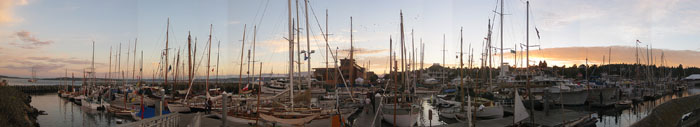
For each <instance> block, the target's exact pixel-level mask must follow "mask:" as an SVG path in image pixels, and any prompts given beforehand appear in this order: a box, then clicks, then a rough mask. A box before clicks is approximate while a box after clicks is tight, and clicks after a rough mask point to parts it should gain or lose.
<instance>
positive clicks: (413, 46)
mask: <svg viewBox="0 0 700 127" xmlns="http://www.w3.org/2000/svg"><path fill="white" fill-rule="evenodd" d="M414 39H415V36H414V34H413V29H411V58H410V59H409V60H410V61H411V63H410V64H409V66H410V68H409V69H408V70H409V71H410V72H411V73H410V74H411V75H413V76H416V74H415V70H416V69H415V68H416V43H415V41H413V40H414ZM413 76H411V83H413V84H415V81H416V80H415V79H416V78H415V77H413Z"/></svg>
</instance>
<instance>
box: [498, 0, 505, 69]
mask: <svg viewBox="0 0 700 127" xmlns="http://www.w3.org/2000/svg"><path fill="white" fill-rule="evenodd" d="M500 15H501V63H500V64H498V67H499V68H500V67H501V65H503V0H501V13H500ZM501 75H504V74H503V71H501Z"/></svg>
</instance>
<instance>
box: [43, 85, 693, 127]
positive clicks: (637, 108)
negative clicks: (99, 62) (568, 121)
mask: <svg viewBox="0 0 700 127" xmlns="http://www.w3.org/2000/svg"><path fill="white" fill-rule="evenodd" d="M695 94H700V89H699V88H695V89H689V90H687V91H683V92H681V93H677V94H671V95H666V96H664V97H662V98H660V99H657V100H654V101H645V102H642V103H639V104H637V105H634V106H633V107H632V108H629V109H624V110H616V109H613V108H610V109H593V110H592V112H595V113H597V114H599V116H601V119H600V120H599V121H598V123H596V125H597V126H602V127H619V126H623V127H624V126H630V125H631V124H633V123H634V122H636V121H638V120H640V119H642V118H644V117H645V116H647V115H648V114H649V113H650V111H651V110H652V109H653V108H654V107H656V106H657V105H659V104H661V103H663V102H666V101H668V100H671V99H675V98H679V97H685V96H689V95H695ZM429 99H430V98H424V99H423V102H422V103H421V105H422V106H423V110H422V112H421V114H420V115H419V116H418V119H419V120H418V123H417V124H418V125H419V126H428V125H433V126H435V125H444V124H450V123H455V122H457V121H455V120H452V119H445V118H440V117H439V116H438V114H437V113H438V112H437V109H436V108H435V107H433V106H432V105H431V104H430V103H428V101H427V100H429ZM31 105H32V106H34V107H35V108H37V109H39V110H43V111H46V113H48V115H40V116H39V117H38V122H39V124H40V125H41V126H48V127H54V126H60V127H65V126H78V127H80V126H87V127H93V126H100V127H102V126H116V125H117V124H116V120H117V119H122V118H117V117H115V116H113V115H110V114H108V113H106V112H102V111H96V110H92V109H87V108H85V107H82V106H79V105H75V104H74V103H73V102H70V101H68V100H67V99H62V98H60V97H58V95H57V94H56V93H51V94H42V95H32V103H31ZM567 108H573V109H574V110H576V108H581V107H567ZM429 110H432V111H433V114H432V117H433V119H432V120H428V116H429V115H431V114H429V113H428V112H429ZM380 117H381V116H380ZM382 124H383V125H390V124H388V123H386V122H383V123H382Z"/></svg>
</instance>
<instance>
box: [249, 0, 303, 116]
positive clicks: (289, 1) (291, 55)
mask: <svg viewBox="0 0 700 127" xmlns="http://www.w3.org/2000/svg"><path fill="white" fill-rule="evenodd" d="M287 9H288V10H287V16H288V17H289V18H288V20H287V23H288V27H289V31H288V32H289V39H288V40H289V73H288V74H287V75H288V76H289V85H290V86H289V89H290V91H289V98H290V100H292V101H291V103H292V108H291V109H292V111H293V110H294V108H293V107H294V100H293V98H294V78H293V77H294V35H293V33H292V30H293V29H294V28H293V27H294V26H292V0H287ZM244 33H245V32H244ZM242 51H243V50H241V54H242ZM241 59H242V57H241ZM241 64H242V63H241ZM239 88H240V85H239Z"/></svg>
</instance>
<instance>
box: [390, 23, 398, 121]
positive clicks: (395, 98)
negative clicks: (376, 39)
mask: <svg viewBox="0 0 700 127" xmlns="http://www.w3.org/2000/svg"><path fill="white" fill-rule="evenodd" d="M391 41H392V40H391V36H389V74H390V75H393V76H394V78H393V79H391V80H392V81H394V82H396V74H397V73H393V74H392V70H391V69H392V68H394V66H393V65H394V64H393V63H394V59H393V58H394V56H393V55H392V52H393V51H394V46H392V42H391ZM389 83H391V82H389ZM391 84H394V85H393V86H394V91H398V89H397V88H396V87H397V86H396V83H391ZM397 101H398V97H397V96H396V94H394V112H396V102H397ZM394 123H396V113H394Z"/></svg>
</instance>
